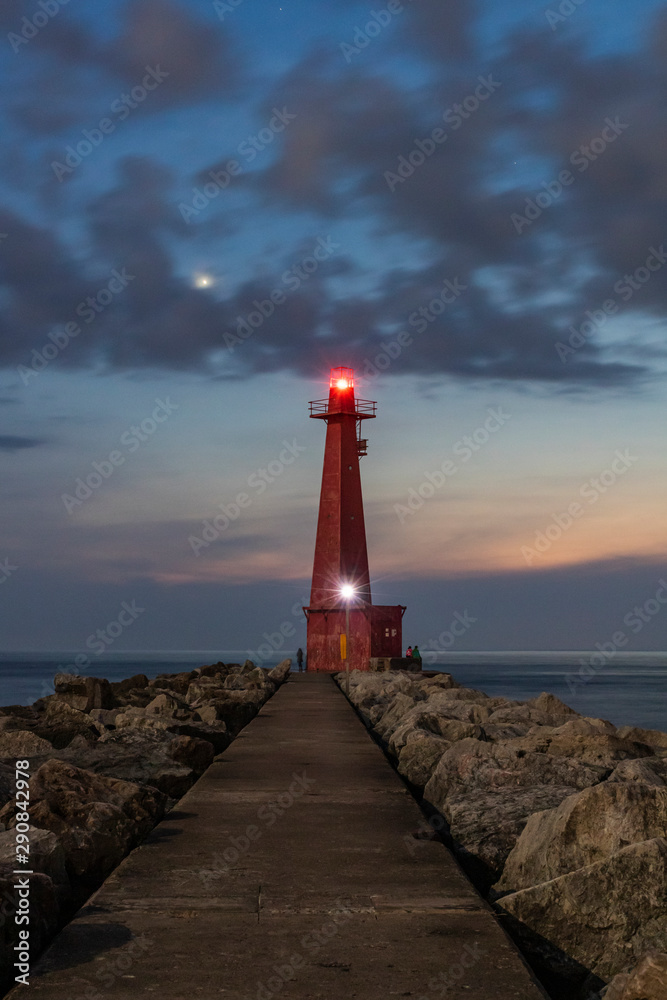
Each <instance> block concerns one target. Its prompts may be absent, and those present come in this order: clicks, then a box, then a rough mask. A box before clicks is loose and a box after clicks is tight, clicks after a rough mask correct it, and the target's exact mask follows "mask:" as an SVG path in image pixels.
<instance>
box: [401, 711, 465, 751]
mask: <svg viewBox="0 0 667 1000" xmlns="http://www.w3.org/2000/svg"><path fill="white" fill-rule="evenodd" d="M425 704H427V703H426V702H419V704H417V705H415V707H414V708H412V709H411V710H410V711H409V712H408V713H407V715H404V716H403V717H402V721H401V724H400V725H399V726H398V728H397V729H395V730H394V732H393V733H392V735H391V738H390V740H389V752H390V753H391V754H393V756H395V757H397V756H398V755H399V753H400V752H401V750H402V749H403V747H404V746H405V745H406V744H407V743H409V742H411V739H412V738H413V736H414V734H415V733H417V734H419V733H423V732H426V733H432V734H433V735H434V736H440V737H442V738H443V739H445V740H447V741H448V742H449V743H456V742H457V741H458V740H465V739H477V740H479V739H482V728H481V726H477V725H475V723H474V722H464V721H462V720H461V719H450V718H448V717H447V716H445V715H440V714H439V713H437V712H427V711H425V710H424V705H425Z"/></svg>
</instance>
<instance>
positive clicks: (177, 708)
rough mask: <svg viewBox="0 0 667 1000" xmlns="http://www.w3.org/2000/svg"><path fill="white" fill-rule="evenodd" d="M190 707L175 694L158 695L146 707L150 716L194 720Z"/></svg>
mask: <svg viewBox="0 0 667 1000" xmlns="http://www.w3.org/2000/svg"><path fill="white" fill-rule="evenodd" d="M189 709H190V706H189V705H188V704H187V703H186V702H184V701H181V699H180V698H178V697H177V696H176V695H174V694H166V693H165V692H163V693H162V694H158V695H156V696H155V698H153V700H152V701H149V703H148V704H147V705H146V708H145V712H146V713H147V714H148V715H164V716H167V717H169V718H172V719H175V718H181V719H185V718H192V713H191V712H190V710H189Z"/></svg>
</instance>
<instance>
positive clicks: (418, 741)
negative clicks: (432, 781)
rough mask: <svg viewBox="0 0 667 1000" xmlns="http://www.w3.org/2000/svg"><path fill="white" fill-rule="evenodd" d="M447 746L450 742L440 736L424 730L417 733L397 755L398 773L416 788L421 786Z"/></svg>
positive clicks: (429, 775) (431, 772)
mask: <svg viewBox="0 0 667 1000" xmlns="http://www.w3.org/2000/svg"><path fill="white" fill-rule="evenodd" d="M449 746H451V744H450V743H449V742H448V741H447V740H443V739H442V738H441V737H440V736H433V735H432V734H430V733H426V732H423V733H422V734H421V735H418V734H417V735H416V736H415V738H414V739H413V740H411V741H410V743H408V744H407V745H405V746H404V747H403V749H402V750H401V752H400V753H399V755H398V773H399V774H402V775H403V777H404V778H406V779H407V780H408V781H409V782H410V783H411V784H413V785H416V786H417V788H420V789H421V788H423V787H424V785H425V784H426V783H427V781H428V780H429V778H430V777H431V775H432V774H433V771H434V770H435V767H436V764H437V763H438V761H439V760H440V758H441V757H442V755H443V753H444V752H445V750H447V748H448V747H449Z"/></svg>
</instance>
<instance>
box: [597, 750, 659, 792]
mask: <svg viewBox="0 0 667 1000" xmlns="http://www.w3.org/2000/svg"><path fill="white" fill-rule="evenodd" d="M607 781H641V782H643V783H644V784H645V785H656V786H658V787H664V786H667V760H664V759H663V758H660V757H644V758H643V760H622V761H621V762H620V764H617V765H616V767H615V768H614V770H613V771H612V773H611V774H610V775H609V778H608V779H607Z"/></svg>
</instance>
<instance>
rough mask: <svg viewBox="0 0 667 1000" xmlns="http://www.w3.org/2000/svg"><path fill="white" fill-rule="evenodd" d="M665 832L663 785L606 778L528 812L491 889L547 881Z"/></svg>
mask: <svg viewBox="0 0 667 1000" xmlns="http://www.w3.org/2000/svg"><path fill="white" fill-rule="evenodd" d="M663 836H667V788H656V787H654V786H651V785H645V784H641V783H638V782H631V783H627V784H621V783H620V782H608V781H605V782H603V783H602V784H600V785H595V786H594V787H592V788H585V789H584V790H583V791H581V792H578V793H577V794H575V795H570V796H569V797H568V798H566V799H565V801H564V802H561V804H560V805H559V806H558V808H556V809H552V810H550V811H548V812H539V813H537V814H536V815H534V816H531V817H530V819H529V820H528V822H527V824H526V826H525V827H524V830H523V833H522V834H521V836H520V838H519V840H518V841H517V843H516V846H515V847H514V849H513V850H512V853H511V854H510V856H509V857H508V859H507V862H506V864H505V869H504V871H503V875H502V878H501V879H500V881H499V883H498V884H497V885H496V886H495V888H496V890H497V891H499V892H502V891H510V892H511V891H515V890H518V889H525V888H528V887H529V886H531V885H538V884H539V883H541V882H548V881H549V880H550V879H554V878H558V877H559V876H560V875H565V874H567V873H568V872H572V871H576V869H578V868H585V867H586V866H588V865H592V864H597V863H598V862H600V861H605V860H606V859H607V858H610V857H611V856H612V855H613V854H616V852H617V851H619V850H621V849H622V848H623V847H626V846H627V845H628V844H635V843H639V842H641V841H644V840H652V839H653V838H655V837H663Z"/></svg>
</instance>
